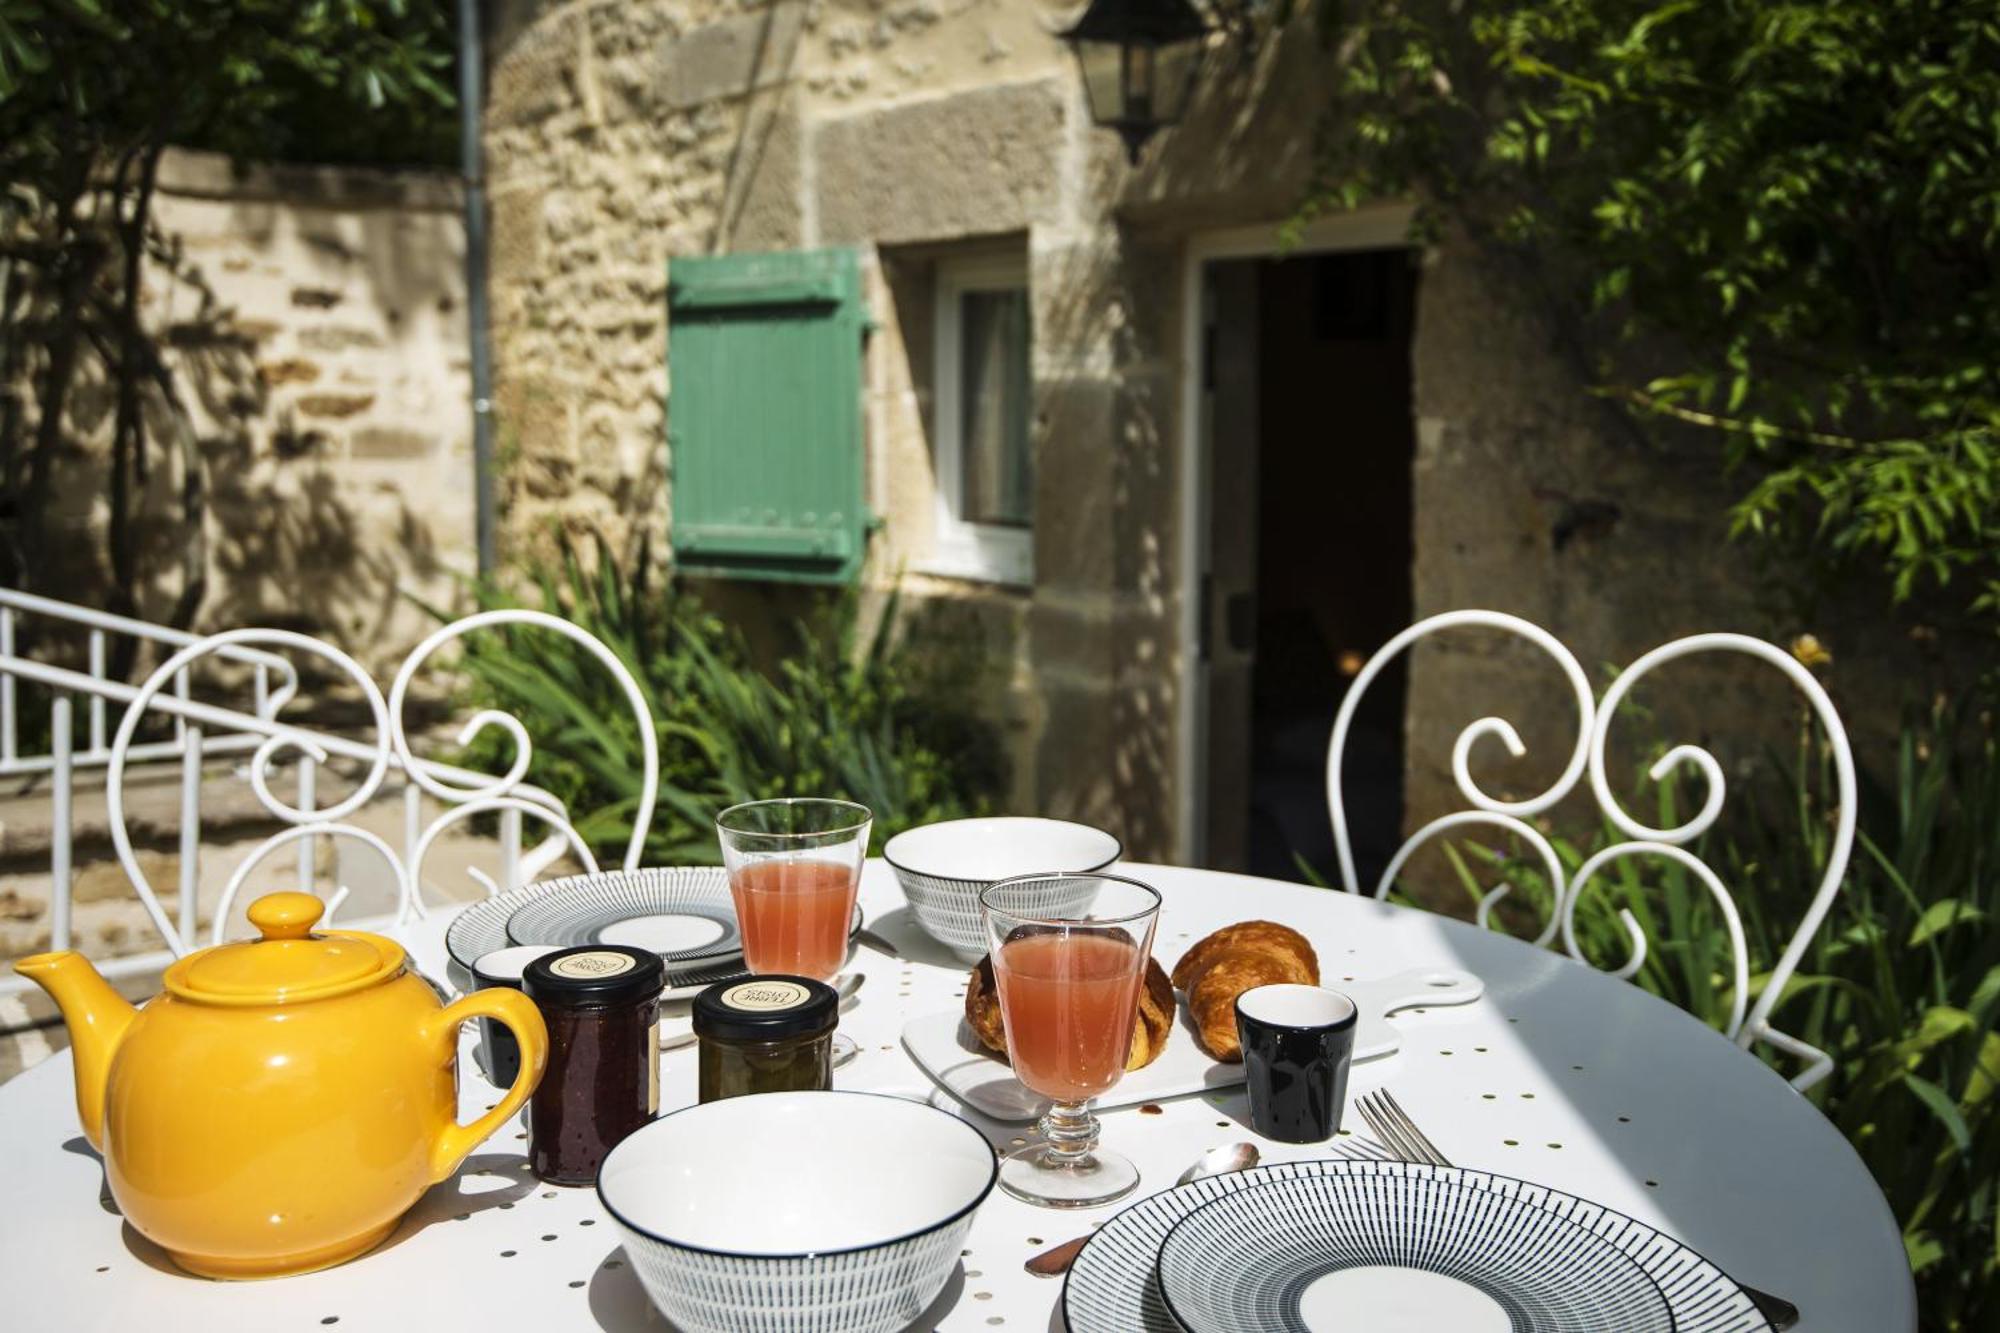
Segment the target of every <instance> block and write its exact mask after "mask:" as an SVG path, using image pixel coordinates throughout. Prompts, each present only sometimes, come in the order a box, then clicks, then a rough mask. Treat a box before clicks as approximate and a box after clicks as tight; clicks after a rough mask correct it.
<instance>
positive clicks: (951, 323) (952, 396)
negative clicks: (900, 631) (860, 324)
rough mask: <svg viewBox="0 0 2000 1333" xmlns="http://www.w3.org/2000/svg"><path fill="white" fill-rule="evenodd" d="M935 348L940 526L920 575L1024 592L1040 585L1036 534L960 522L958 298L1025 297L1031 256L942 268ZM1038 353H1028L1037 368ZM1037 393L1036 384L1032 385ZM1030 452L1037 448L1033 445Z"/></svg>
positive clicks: (962, 447)
mask: <svg viewBox="0 0 2000 1333" xmlns="http://www.w3.org/2000/svg"><path fill="white" fill-rule="evenodd" d="M936 287H937V292H936V304H935V308H934V319H933V323H934V325H935V329H934V347H933V351H932V357H931V380H932V398H931V403H932V406H931V418H932V423H933V432H932V433H933V439H934V441H935V444H936V448H935V450H934V452H933V465H934V467H935V468H936V483H937V485H936V492H937V501H936V504H937V525H936V534H935V538H934V540H933V541H932V544H931V555H930V558H929V559H928V560H926V561H924V562H923V564H922V566H921V568H922V569H923V571H924V572H925V573H928V574H940V575H944V576H945V577H947V578H958V579H974V580H978V581H980V582H985V583H1008V584H1015V585H1019V586H1022V587H1027V586H1030V585H1032V584H1033V583H1034V581H1035V530H1034V527H1033V525H1032V524H1030V525H1029V526H1028V527H1025V528H1016V527H1005V526H1002V525H999V524H995V523H972V522H968V521H967V520H966V519H964V518H963V517H961V508H960V507H961V505H962V504H963V502H964V475H965V439H964V436H963V434H962V430H961V423H962V421H963V418H964V414H963V412H962V411H961V410H960V404H961V398H960V394H961V392H962V386H961V385H960V383H959V367H960V366H961V365H962V364H963V332H964V331H963V329H962V328H961V322H960V319H959V304H960V302H959V298H960V297H962V296H964V295H965V294H966V293H968V292H1000V291H1026V290H1027V287H1028V265H1027V260H1026V258H1025V256H1023V257H1020V258H1008V257H1005V256H981V257H978V258H972V257H968V258H964V259H949V260H944V261H941V262H940V263H939V264H938V267H937V283H936ZM1032 355H1033V348H1032V347H1030V364H1031V365H1032ZM1030 391H1031V392H1032V378H1031V380H1030ZM1030 447H1032V442H1031V446H1030Z"/></svg>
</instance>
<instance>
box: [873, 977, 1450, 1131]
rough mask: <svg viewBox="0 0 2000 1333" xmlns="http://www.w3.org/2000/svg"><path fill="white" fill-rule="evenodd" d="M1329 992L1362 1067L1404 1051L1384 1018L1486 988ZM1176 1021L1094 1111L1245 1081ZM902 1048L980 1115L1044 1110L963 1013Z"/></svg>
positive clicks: (1043, 1102) (1394, 985) (1413, 983)
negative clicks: (1343, 1005)
mask: <svg viewBox="0 0 2000 1333" xmlns="http://www.w3.org/2000/svg"><path fill="white" fill-rule="evenodd" d="M1334 989H1336V990H1338V991H1340V992H1341V993H1342V994H1343V995H1346V996H1347V997H1348V998H1349V999H1351V1000H1353V1001H1354V1007H1355V1008H1356V1009H1357V1010H1358V1011H1359V1014H1360V1018H1359V1021H1358V1024H1357V1027H1356V1031H1355V1034H1354V1058H1355V1060H1357V1061H1360V1060H1376V1059H1380V1058H1381V1057H1382V1056H1385V1055H1393V1054H1395V1052H1396V1050H1397V1048H1398V1047H1399V1046H1400V1045H1401V1044H1402V1038H1401V1036H1400V1035H1399V1034H1398V1033H1397V1031H1396V1029H1395V1028H1394V1027H1392V1026H1390V1024H1389V1015H1390V1014H1393V1013H1395V1012H1396V1011H1397V1010H1399V1009H1414V1008H1416V1007H1418V1006H1419V1005H1421V1006H1423V1007H1424V1008H1426V1009H1428V1008H1433V1007H1438V1006H1442V1005H1449V1004H1470V1003H1471V1002H1472V1001H1474V1000H1477V999H1478V998H1479V997H1480V995H1481V994H1483V993H1484V992H1485V990H1486V987H1485V985H1484V983H1482V982H1481V981H1480V980H1479V978H1478V977H1475V976H1473V975H1472V974H1471V973H1470V972H1460V971H1457V970H1455V969H1452V968H1425V969H1420V970H1417V971H1411V972H1398V973H1396V974H1395V975H1394V976H1389V977H1378V978H1373V979H1369V980H1365V981H1346V982H1342V983H1341V984H1340V985H1338V986H1336V987H1334ZM1176 1019H1177V1021H1176V1023H1175V1027H1174V1032H1173V1033H1172V1035H1171V1036H1170V1037H1169V1038H1168V1040H1167V1049H1166V1050H1164V1051H1162V1052H1161V1053H1160V1058H1159V1059H1157V1060H1155V1061H1153V1063H1151V1064H1149V1065H1147V1066H1146V1067H1145V1068H1144V1069H1139V1070H1134V1071H1133V1072H1131V1073H1128V1074H1126V1075H1125V1076H1124V1077H1123V1078H1121V1079H1119V1080H1118V1084H1117V1086H1116V1087H1114V1088H1112V1089H1111V1091H1110V1092H1107V1093H1106V1094H1104V1096H1102V1097H1100V1098H1098V1099H1097V1106H1098V1107H1099V1108H1100V1109H1108V1108H1110V1107H1114V1106H1135V1105H1137V1104H1139V1103H1141V1102H1152V1101H1159V1100H1161V1099H1163V1098H1167V1097H1182V1096H1186V1095H1187V1094H1188V1093H1191V1092H1203V1091H1206V1090H1207V1089H1210V1088H1226V1087H1230V1086H1233V1085H1235V1084H1238V1083H1241V1082H1242V1081H1243V1066H1242V1065H1241V1064H1224V1063H1222V1062H1221V1061H1219V1060H1213V1059H1211V1058H1209V1055H1208V1052H1206V1051H1204V1050H1202V1049H1201V1047H1200V1046H1198V1045H1197V1044H1196V1043H1195V1039H1194V1031H1193V1029H1192V1027H1191V1025H1190V1022H1189V1020H1188V1017H1187V1007H1186V1006H1185V1005H1184V1004H1183V1005H1177V1006H1176ZM903 1047H904V1049H906V1050H907V1051H909V1053H910V1058H911V1059H913V1060H915V1061H916V1062H917V1066H918V1067H919V1068H921V1069H922V1070H923V1071H924V1073H926V1074H927V1075H929V1076H930V1078H931V1080H932V1081H933V1082H935V1083H936V1084H937V1085H938V1086H939V1087H941V1088H943V1089H944V1090H945V1091H946V1092H949V1093H950V1094H951V1095H952V1096H953V1097H956V1098H957V1099H958V1100H959V1101H961V1102H964V1103H965V1104H966V1105H967V1106H969V1107H971V1108H972V1109H973V1110H975V1111H978V1112H979V1113H980V1114H982V1115H987V1116H991V1117H992V1118H993V1119H995V1120H1005V1121H1024V1120H1034V1119H1037V1118H1038V1117H1040V1116H1041V1114H1042V1113H1043V1112H1044V1111H1046V1110H1047V1109H1048V1100H1047V1099H1046V1098H1044V1097H1042V1096H1040V1095H1038V1094H1036V1093H1033V1092H1030V1091H1029V1090H1028V1089H1027V1088H1025V1087H1023V1086H1022V1085H1021V1082H1020V1080H1018V1079H1016V1078H1015V1077H1014V1072H1013V1070H1011V1069H1009V1068H1008V1067H1007V1066H1006V1065H1005V1064H1004V1063H1002V1062H1001V1061H1000V1060H999V1059H997V1058H995V1057H994V1056H993V1054H992V1053H991V1052H989V1051H988V1050H987V1049H986V1048H985V1047H984V1046H981V1045H980V1044H979V1038H978V1037H976V1036H974V1035H973V1032H972V1028H971V1026H970V1025H969V1024H967V1023H966V1021H965V1015H964V1014H963V1013H962V1012H961V1011H958V1010H950V1011H947V1012H942V1013H933V1014H925V1015H923V1016H922V1017H919V1018H913V1019H911V1020H910V1021H909V1023H908V1024H906V1025H905V1026H904V1028H903Z"/></svg>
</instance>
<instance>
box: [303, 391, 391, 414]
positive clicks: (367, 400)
mask: <svg viewBox="0 0 2000 1333" xmlns="http://www.w3.org/2000/svg"><path fill="white" fill-rule="evenodd" d="M374 405H375V395H374V394H372V393H309V394H306V395H304V396H303V397H301V398H300V399H298V401H297V402H295V403H294V404H293V406H294V407H296V408H298V410H299V412H300V413H301V414H302V415H305V416H309V417H331V418H333V419H334V420H336V421H338V420H342V419H344V418H347V417H352V416H359V415H360V414H361V413H363V412H366V411H367V410H368V409H369V408H371V407H373V406H374Z"/></svg>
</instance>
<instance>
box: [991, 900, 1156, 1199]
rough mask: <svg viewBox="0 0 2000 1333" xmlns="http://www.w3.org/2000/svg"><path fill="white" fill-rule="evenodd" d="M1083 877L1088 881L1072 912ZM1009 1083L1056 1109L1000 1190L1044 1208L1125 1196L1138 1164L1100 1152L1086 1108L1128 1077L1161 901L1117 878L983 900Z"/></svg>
mask: <svg viewBox="0 0 2000 1333" xmlns="http://www.w3.org/2000/svg"><path fill="white" fill-rule="evenodd" d="M1079 880H1085V881H1089V882H1090V883H1092V884H1094V885H1096V893H1095V896H1094V897H1093V898H1092V899H1091V901H1090V903H1089V905H1088V906H1087V907H1085V908H1082V909H1077V908H1076V907H1075V906H1074V904H1075V901H1076V893H1075V890H1076V886H1077V882H1078V881H1079ZM979 908H980V915H981V916H982V917H983V918H984V920H985V922H986V940H987V945H988V947H989V949H990V950H991V952H992V957H993V977H994V981H995V983H996V984H997V985H998V987H999V990H1000V1018H1001V1021H1002V1023H1003V1024H1004V1025H1005V1027H1006V1029H1007V1056H1008V1058H1009V1059H1010V1060H1012V1061H1013V1064H1014V1077H1016V1078H1018V1079H1020V1080H1021V1082H1022V1083H1023V1084H1024V1085H1026V1086H1027V1088H1028V1089H1029V1090H1030V1091H1033V1092H1037V1093H1040V1094H1041V1095H1042V1096H1044V1097H1047V1098H1048V1099H1049V1101H1050V1102H1051V1103H1052V1105H1051V1106H1050V1107H1049V1110H1048V1113H1047V1114H1046V1115H1044V1116H1043V1117H1042V1124H1041V1129H1042V1138H1043V1140H1044V1142H1041V1143H1034V1144H1030V1145H1029V1146H1027V1147H1025V1148H1022V1149H1020V1150H1018V1151H1016V1152H1013V1153H1010V1154H1008V1156H1007V1159H1006V1161H1005V1162H1003V1163H1002V1164H1001V1168H1000V1187H1001V1188H1002V1189H1004V1190H1006V1191H1007V1192H1008V1193H1009V1194H1012V1195H1013V1196H1014V1197H1016V1198H1018V1199H1025V1200H1027V1201H1028V1202H1029V1203H1038V1204H1042V1205H1044V1206H1046V1207H1050V1208H1088V1207H1090V1206H1092V1205H1094V1204H1100V1203H1108V1202H1110V1201H1111V1200H1113V1199H1116V1198H1120V1197H1122V1196H1123V1195H1126V1194H1129V1193H1131V1192H1132V1190H1133V1189H1134V1188H1135V1187H1136V1186H1137V1185H1138V1183H1139V1169H1138V1168H1137V1167H1135V1166H1133V1165H1132V1163H1131V1162H1130V1161H1129V1160H1127V1159H1126V1158H1124V1157H1122V1156H1120V1155H1118V1154H1117V1153H1113V1152H1106V1151H1104V1150H1103V1149H1102V1148H1100V1147H1099V1146H1098V1142H1097V1139H1098V1130H1099V1125H1098V1120H1097V1117H1096V1116H1095V1115H1093V1114H1092V1113H1091V1110H1090V1102H1091V1099H1092V1098H1094V1097H1100V1096H1102V1095H1103V1094H1104V1093H1106V1092H1109V1091H1110V1090H1111V1089H1112V1087H1113V1086H1115V1085H1116V1084H1117V1082H1118V1079H1119V1077H1120V1076H1121V1075H1123V1074H1124V1072H1125V1058H1126V1056H1127V1054H1128V1053H1129V1052H1130V1051H1131V1047H1132V1025H1133V1023H1134V1022H1135V1021H1137V1019H1138V1016H1139V988H1140V986H1141V985H1142V984H1143V983H1144V981H1145V976H1146V959H1147V957H1148V956H1149V955H1150V954H1151V953H1152V950H1153V928H1154V926H1155V925H1156V924H1157V923H1158V921H1159V915H1160V895H1159V893H1158V892H1156V891H1155V890H1153V889H1152V888H1149V887H1148V886H1146V885H1144V884H1141V883H1139V882H1138V881H1137V880H1133V879H1126V878H1124V877H1123V876H1120V875H1106V874H1099V873H1091V874H1047V875H1022V876H1018V877H1016V878H1014V879H1003V880H1001V881H999V882H998V883H997V884H994V885H992V886H991V887H989V888H988V889H987V890H986V891H985V892H984V893H982V894H980V895H979Z"/></svg>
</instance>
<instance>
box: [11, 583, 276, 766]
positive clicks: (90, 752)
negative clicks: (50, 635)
mask: <svg viewBox="0 0 2000 1333" xmlns="http://www.w3.org/2000/svg"><path fill="white" fill-rule="evenodd" d="M24 617H31V618H34V619H37V620H43V621H49V622H53V623H54V624H55V625H58V626H62V627H64V628H69V627H74V628H76V629H78V630H81V631H82V633H83V635H84V643H85V649H84V652H85V661H86V662H87V663H88V667H89V669H88V672H87V673H73V674H86V678H87V679H89V680H91V681H95V682H99V683H101V684H106V685H111V684H120V683H122V682H115V681H110V680H108V679H107V677H106V664H107V663H108V662H109V660H110V652H109V641H110V639H111V638H112V637H113V636H119V637H123V638H127V639H134V640H137V641H138V642H140V643H148V644H160V645H164V646H165V647H168V648H185V647H187V646H188V645H189V644H191V643H197V642H199V641H200V639H201V636H200V635H198V634H192V633H189V632H188V631H186V630H178V629H170V628H168V627H167V626H165V625H155V624H153V623H152V622H151V621H146V620H135V619H133V618H132V617H130V616H117V615H113V614H111V613H110V612H109V611H98V610H95V609H93V608H91V607H87V606H73V605H71V604H70V603H68V602H59V601H56V600H55V599H54V598H52V597H37V596H35V595H34V594H33V593H26V592H19V591H16V590H15V589H13V588H0V777H12V776H15V775H17V774H28V773H48V772H53V771H54V769H55V765H56V757H55V745H54V738H53V734H52V735H51V741H50V746H49V749H48V750H47V751H45V752H43V753H39V754H22V753H21V715H20V699H19V696H18V691H17V689H16V685H15V682H16V680H17V679H18V678H19V677H21V676H23V675H25V674H27V673H25V672H20V671H17V670H15V669H14V665H15V664H16V663H19V662H21V661H22V660H23V658H22V655H21V654H20V653H19V652H18V651H17V642H18V640H19V637H20V627H21V621H22V620H23V618H24ZM222 656H224V657H225V658H226V659H228V660H230V661H233V662H238V663H241V664H243V665H245V666H248V667H249V668H250V672H251V677H250V679H251V707H250V712H251V713H253V714H254V715H255V716H257V717H265V718H268V717H273V716H276V714H277V712H278V710H279V709H280V708H283V707H284V706H285V704H286V703H287V702H288V701H289V700H290V699H291V698H292V696H293V695H294V694H296V693H297V692H298V688H299V677H298V672H297V671H296V670H295V669H294V668H293V666H292V664H291V663H290V662H288V661H286V660H285V659H284V658H282V657H279V656H277V655H276V654H274V653H266V652H259V651H256V650H254V649H242V648H235V649H231V650H230V651H229V652H227V653H225V654H222ZM274 677H275V678H276V681H277V688H276V689H273V688H272V683H273V679H274ZM71 692H73V693H77V694H81V695H83V696H84V699H85V705H84V706H85V717H86V728H87V730H86V732H85V736H86V742H85V744H84V745H82V746H81V747H77V746H76V744H75V741H74V732H72V740H71V748H70V756H69V762H71V763H72V764H79V765H82V766H84V767H86V768H88V767H101V766H102V765H104V764H105V763H107V762H109V760H110V758H111V751H110V748H109V746H108V745H107V744H106V740H105V738H106V736H107V735H108V728H107V725H106V724H107V717H106V711H107V703H108V702H109V701H110V700H111V699H112V697H113V696H112V695H110V694H107V693H105V692H103V691H100V690H98V689H96V688H94V687H91V686H81V687H75V686H72V687H71ZM174 693H175V694H176V695H177V696H179V697H180V698H182V699H185V698H187V697H188V694H189V681H188V675H187V673H186V672H185V671H182V672H179V673H176V676H175V679H174ZM54 722H55V719H54V717H53V716H51V718H50V726H51V732H52V733H53V728H54ZM186 741H187V733H186V723H185V722H184V721H181V720H179V719H176V721H175V725H174V738H173V739H172V740H171V741H154V742H150V743H147V744H144V745H141V746H138V747H136V748H134V750H133V752H132V757H133V758H134V759H139V760H152V759H178V758H180V756H181V754H182V753H183V751H184V750H185V748H186ZM251 743H254V741H253V739H252V738H250V737H248V736H241V735H236V734H231V733H224V734H221V735H215V736H211V737H209V738H208V741H207V744H208V746H209V749H208V753H211V754H226V753H228V752H229V751H231V750H241V749H244V748H247V745H248V744H251Z"/></svg>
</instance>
